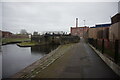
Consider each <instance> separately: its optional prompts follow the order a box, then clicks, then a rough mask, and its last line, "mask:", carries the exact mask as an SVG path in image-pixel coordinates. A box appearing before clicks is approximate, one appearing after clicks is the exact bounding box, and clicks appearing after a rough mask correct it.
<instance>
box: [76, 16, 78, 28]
mask: <svg viewBox="0 0 120 80" xmlns="http://www.w3.org/2000/svg"><path fill="white" fill-rule="evenodd" d="M76 27H78V18H76Z"/></svg>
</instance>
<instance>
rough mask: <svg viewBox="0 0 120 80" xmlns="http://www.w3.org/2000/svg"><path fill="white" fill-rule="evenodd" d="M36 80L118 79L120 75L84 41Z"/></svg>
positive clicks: (42, 72)
mask: <svg viewBox="0 0 120 80" xmlns="http://www.w3.org/2000/svg"><path fill="white" fill-rule="evenodd" d="M36 78H118V75H116V74H115V73H114V72H113V71H112V70H111V69H110V68H109V67H108V66H107V65H106V64H105V63H104V62H103V61H102V60H101V58H100V57H99V56H98V55H97V54H96V53H95V52H94V51H93V50H92V49H91V48H90V47H89V46H88V45H87V44H86V43H85V42H84V40H83V39H82V40H81V41H80V43H77V44H75V45H74V46H73V47H72V48H71V49H70V50H69V51H67V52H66V53H65V54H64V55H63V56H62V57H60V58H59V59H57V60H56V61H55V62H54V63H52V64H51V65H49V66H48V67H47V68H46V69H44V70H43V71H41V72H40V73H39V74H37V75H36Z"/></svg>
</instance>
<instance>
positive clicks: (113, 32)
mask: <svg viewBox="0 0 120 80" xmlns="http://www.w3.org/2000/svg"><path fill="white" fill-rule="evenodd" d="M111 21H112V25H111V26H110V29H109V36H110V37H109V39H110V40H112V41H114V40H116V39H118V40H120V13H117V14H116V15H114V16H113V17H112V18H111Z"/></svg>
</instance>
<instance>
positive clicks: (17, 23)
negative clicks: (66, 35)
mask: <svg viewBox="0 0 120 80" xmlns="http://www.w3.org/2000/svg"><path fill="white" fill-rule="evenodd" d="M2 9H3V12H2V13H3V15H2V17H3V18H2V21H3V25H2V30H5V31H11V32H13V33H18V32H20V30H21V29H26V30H27V31H28V32H31V33H32V32H34V31H38V32H43V31H66V32H69V31H70V27H72V26H75V18H79V26H80V27H82V26H84V21H83V20H86V25H87V26H93V25H95V24H99V23H110V16H113V15H115V14H116V13H117V12H118V3H117V2H71V3H70V2H59V3H55V2H51V3H50V2H43V3H42V2H4V3H3V4H2Z"/></svg>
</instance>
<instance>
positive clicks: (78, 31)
mask: <svg viewBox="0 0 120 80" xmlns="http://www.w3.org/2000/svg"><path fill="white" fill-rule="evenodd" d="M88 29H89V27H87V26H85V27H78V18H76V27H71V30H70V31H71V32H70V33H71V35H74V36H79V37H84V35H85V33H86V32H87V30H88Z"/></svg>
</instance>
